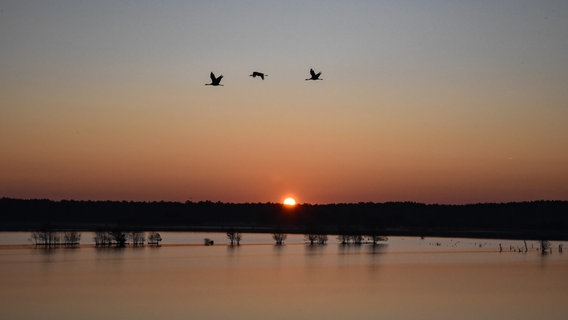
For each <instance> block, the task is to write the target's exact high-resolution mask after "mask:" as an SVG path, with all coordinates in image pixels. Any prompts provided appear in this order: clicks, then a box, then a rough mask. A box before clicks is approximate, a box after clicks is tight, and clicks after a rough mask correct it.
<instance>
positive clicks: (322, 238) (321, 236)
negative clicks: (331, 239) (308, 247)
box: [317, 234, 327, 244]
mask: <svg viewBox="0 0 568 320" xmlns="http://www.w3.org/2000/svg"><path fill="white" fill-rule="evenodd" d="M317 241H318V243H319V244H326V243H327V234H318V238H317Z"/></svg>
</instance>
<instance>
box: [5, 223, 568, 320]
mask: <svg viewBox="0 0 568 320" xmlns="http://www.w3.org/2000/svg"><path fill="white" fill-rule="evenodd" d="M161 234H162V237H163V238H164V241H163V242H162V243H163V246H162V247H159V248H150V247H143V248H124V249H96V248H93V247H91V246H90V245H91V244H92V243H93V241H92V234H91V233H83V235H82V245H83V246H82V247H81V248H79V249H64V248H59V249H54V250H45V249H36V248H32V247H25V246H15V245H16V244H29V242H28V240H27V239H28V238H29V234H28V233H0V289H1V290H0V318H1V319H58V320H65V319H73V320H76V319H136V320H144V319H152V320H155V319H228V318H230V319H232V320H233V319H270V320H274V319H326V320H329V319H436V320H440V319H567V317H568V251H565V252H564V253H559V252H558V245H559V244H561V243H560V242H553V243H552V245H553V252H552V254H547V255H544V256H543V255H541V254H540V253H539V252H537V250H536V248H537V247H538V243H537V242H528V247H529V251H528V252H527V253H519V252H514V251H510V249H516V248H517V247H522V246H524V244H523V242H522V241H506V240H485V239H483V240H479V239H440V238H426V239H419V238H398V237H394V238H390V239H389V241H388V242H387V244H386V245H381V246H376V247H373V246H371V245H362V246H341V245H339V244H338V243H337V240H336V239H335V238H334V237H333V236H330V241H329V243H328V244H327V245H325V246H309V245H305V244H304V242H303V236H301V235H294V236H292V235H290V236H289V237H288V240H287V241H286V244H285V245H284V246H274V245H273V241H272V239H271V235H269V234H259V235H252V234H250V235H249V234H244V235H243V241H242V245H241V246H238V247H230V246H228V245H227V242H228V241H227V240H226V238H225V235H224V234H203V233H167V232H166V233H161ZM206 237H207V238H211V239H213V240H215V245H214V246H203V245H201V243H202V241H203V238H206ZM499 243H501V244H502V247H503V249H504V250H503V252H499ZM563 245H564V248H565V250H566V249H568V246H567V243H563Z"/></svg>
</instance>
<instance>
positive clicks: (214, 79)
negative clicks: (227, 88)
mask: <svg viewBox="0 0 568 320" xmlns="http://www.w3.org/2000/svg"><path fill="white" fill-rule="evenodd" d="M209 76H210V77H211V83H206V84H205V85H206V86H222V84H221V79H223V75H220V76H218V77H215V75H214V74H213V72H211V74H210V75H209Z"/></svg>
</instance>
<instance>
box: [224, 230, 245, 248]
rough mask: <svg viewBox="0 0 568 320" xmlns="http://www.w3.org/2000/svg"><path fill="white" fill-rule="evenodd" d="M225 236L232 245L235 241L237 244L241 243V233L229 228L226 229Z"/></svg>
mask: <svg viewBox="0 0 568 320" xmlns="http://www.w3.org/2000/svg"><path fill="white" fill-rule="evenodd" d="M227 238H229V241H231V245H234V244H235V243H236V244H237V246H238V245H240V244H241V239H242V235H241V233H240V232H236V231H234V230H229V231H227Z"/></svg>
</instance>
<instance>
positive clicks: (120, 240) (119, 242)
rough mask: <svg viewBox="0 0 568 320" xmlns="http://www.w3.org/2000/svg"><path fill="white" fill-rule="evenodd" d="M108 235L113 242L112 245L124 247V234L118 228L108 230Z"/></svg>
mask: <svg viewBox="0 0 568 320" xmlns="http://www.w3.org/2000/svg"><path fill="white" fill-rule="evenodd" d="M110 236H111V239H112V241H113V242H114V246H115V247H117V248H124V247H126V234H125V233H124V232H122V231H120V230H113V231H111V232H110Z"/></svg>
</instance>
